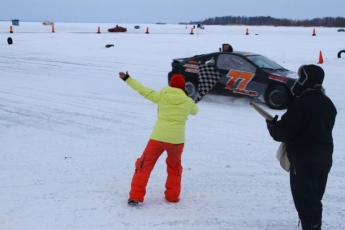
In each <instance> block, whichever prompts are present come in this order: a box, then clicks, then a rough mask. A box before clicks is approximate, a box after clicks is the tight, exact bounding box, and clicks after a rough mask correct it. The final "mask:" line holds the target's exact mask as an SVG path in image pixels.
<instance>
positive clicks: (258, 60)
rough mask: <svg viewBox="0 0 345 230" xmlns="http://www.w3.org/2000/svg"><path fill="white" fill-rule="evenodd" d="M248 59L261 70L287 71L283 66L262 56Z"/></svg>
mask: <svg viewBox="0 0 345 230" xmlns="http://www.w3.org/2000/svg"><path fill="white" fill-rule="evenodd" d="M247 58H248V59H249V60H251V61H252V62H254V63H255V64H256V65H257V66H258V67H259V68H261V69H272V70H285V68H284V67H282V66H281V65H279V64H277V63H276V62H274V61H272V60H270V59H268V58H267V57H264V56H261V55H255V56H247Z"/></svg>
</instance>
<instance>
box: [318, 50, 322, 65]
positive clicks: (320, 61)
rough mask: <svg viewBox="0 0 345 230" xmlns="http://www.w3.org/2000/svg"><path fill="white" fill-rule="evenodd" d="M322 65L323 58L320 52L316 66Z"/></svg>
mask: <svg viewBox="0 0 345 230" xmlns="http://www.w3.org/2000/svg"><path fill="white" fill-rule="evenodd" d="M322 63H323V57H322V52H321V50H320V53H319V62H318V63H317V64H322Z"/></svg>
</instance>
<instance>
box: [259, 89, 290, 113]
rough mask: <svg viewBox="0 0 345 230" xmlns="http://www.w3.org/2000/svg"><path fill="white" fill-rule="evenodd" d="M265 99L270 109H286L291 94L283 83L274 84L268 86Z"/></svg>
mask: <svg viewBox="0 0 345 230" xmlns="http://www.w3.org/2000/svg"><path fill="white" fill-rule="evenodd" d="M265 101H266V104H267V106H268V107H270V108H271V109H276V110H280V109H286V108H287V107H288V105H289V103H290V102H291V94H290V93H289V92H288V89H287V88H286V87H285V86H283V85H274V86H271V87H270V88H268V90H267V93H266V97H265Z"/></svg>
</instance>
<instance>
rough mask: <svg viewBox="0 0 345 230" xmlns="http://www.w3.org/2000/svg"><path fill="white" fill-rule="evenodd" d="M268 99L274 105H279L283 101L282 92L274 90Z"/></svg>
mask: <svg viewBox="0 0 345 230" xmlns="http://www.w3.org/2000/svg"><path fill="white" fill-rule="evenodd" d="M270 101H271V103H272V105H274V106H281V105H282V104H283V103H284V94H283V93H282V92H280V91H279V90H275V91H273V92H272V93H271V94H270Z"/></svg>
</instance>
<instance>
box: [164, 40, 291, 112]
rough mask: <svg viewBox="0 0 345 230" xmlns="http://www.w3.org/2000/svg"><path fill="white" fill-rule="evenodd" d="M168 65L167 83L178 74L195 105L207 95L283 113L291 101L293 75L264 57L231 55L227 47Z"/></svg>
mask: <svg viewBox="0 0 345 230" xmlns="http://www.w3.org/2000/svg"><path fill="white" fill-rule="evenodd" d="M223 45H224V44H223ZM171 65H172V70H171V71H170V72H169V73H168V82H170V78H171V77H172V75H173V74H175V73H178V74H182V75H183V76H184V77H185V81H186V88H185V89H186V92H187V93H188V96H189V97H191V98H192V99H194V101H195V102H198V101H200V100H201V99H202V98H203V96H205V95H206V94H207V93H210V94H221V95H229V96H247V97H250V98H252V99H255V100H260V101H262V102H264V103H266V104H267V106H268V107H270V108H271V109H276V110H281V109H286V108H287V107H288V105H289V104H290V103H291V101H292V93H291V91H290V89H291V87H292V86H293V84H294V83H295V81H296V80H297V79H298V75H297V72H293V71H290V70H288V69H286V68H284V67H282V66H281V65H279V64H277V63H276V62H274V61H272V60H270V59H269V58H267V57H265V56H262V55H260V54H255V53H251V52H245V51H233V49H232V47H231V46H230V49H224V47H223V51H221V50H220V51H219V52H214V53H207V54H200V55H196V56H193V57H185V58H175V59H173V61H172V64H171Z"/></svg>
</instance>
